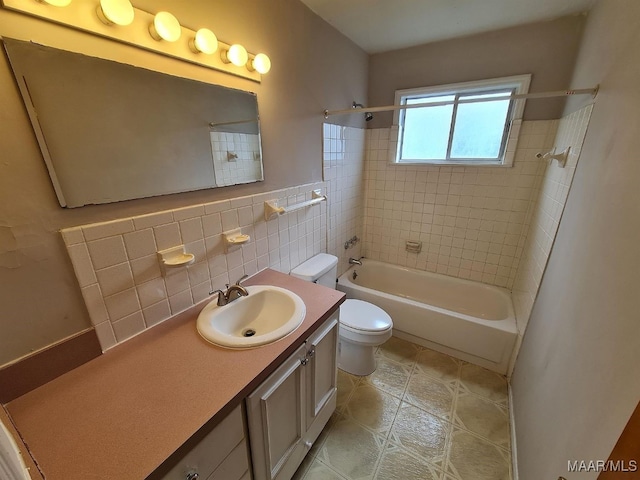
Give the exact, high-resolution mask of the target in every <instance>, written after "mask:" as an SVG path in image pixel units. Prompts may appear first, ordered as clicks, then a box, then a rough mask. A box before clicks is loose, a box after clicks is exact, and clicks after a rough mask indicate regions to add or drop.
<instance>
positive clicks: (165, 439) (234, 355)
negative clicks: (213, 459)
mask: <svg viewBox="0 0 640 480" xmlns="http://www.w3.org/2000/svg"><path fill="white" fill-rule="evenodd" d="M246 284H247V285H260V284H265V285H276V286H279V287H283V288H286V289H289V290H291V291H293V292H295V293H297V294H298V295H299V296H300V297H301V298H302V300H304V302H305V304H306V308H307V312H306V316H305V319H304V321H303V323H302V325H301V326H300V327H299V328H298V329H296V330H295V331H294V332H293V333H291V334H290V335H288V336H286V337H284V338H282V339H280V340H278V341H277V342H275V343H272V344H269V345H265V346H262V347H257V348H254V349H248V350H230V349H224V348H221V347H217V346H215V345H212V344H210V343H208V342H207V341H205V340H204V339H203V338H202V337H200V335H199V334H198V332H197V330H196V322H195V319H196V318H197V315H198V313H199V311H200V310H201V309H202V308H203V307H204V304H200V305H197V306H196V307H194V308H193V309H191V310H189V311H187V312H184V313H182V314H180V315H178V316H176V317H175V318H173V319H170V320H167V321H166V322H164V323H162V324H160V325H157V326H155V327H153V328H151V329H149V330H147V331H145V332H144V333H142V334H141V335H138V336H137V337H135V338H132V339H131V340H128V341H127V342H125V343H123V344H121V345H118V346H116V347H114V348H113V349H111V350H109V351H107V352H106V353H104V354H103V355H101V356H100V357H98V358H96V359H94V360H92V361H90V362H88V363H85V364H84V365H82V366H80V367H78V368H76V369H74V370H72V371H70V372H68V373H66V374H64V375H62V376H61V377H58V378H57V379H55V380H53V381H51V382H49V383H47V384H45V385H43V386H41V387H39V388H37V389H35V390H33V391H31V392H29V393H27V394H25V395H23V396H21V397H19V398H17V399H15V400H13V401H12V402H10V403H9V404H8V405H7V406H6V407H7V410H8V412H9V414H10V415H11V418H12V420H13V422H14V423H15V425H16V427H17V429H18V431H19V432H20V435H21V436H22V438H23V439H24V441H25V443H26V444H27V445H28V448H29V451H30V453H31V455H32V456H33V458H34V460H35V461H36V463H37V464H38V466H39V468H40V469H41V470H42V471H43V473H44V476H45V478H47V479H52V480H56V479H61V480H72V479H84V480H86V479H89V478H100V479H142V478H145V477H147V476H148V475H149V474H151V473H152V472H153V471H154V470H155V469H156V468H157V467H158V466H159V465H160V464H161V463H162V462H163V461H164V460H165V459H167V458H168V457H169V456H170V455H171V454H172V453H174V452H175V451H176V450H178V448H179V447H180V446H181V445H183V444H184V443H185V442H186V441H187V440H188V439H189V438H190V437H192V435H194V434H195V433H196V432H197V431H198V430H199V429H200V428H201V427H203V426H204V425H205V424H208V425H209V426H210V425H212V424H215V423H217V422H218V421H220V420H221V419H222V418H224V417H225V416H226V415H227V413H229V412H230V411H231V410H232V409H233V408H235V407H236V406H237V405H238V404H239V403H240V402H241V401H242V400H243V399H244V398H245V397H246V396H247V395H248V394H249V393H250V392H251V391H252V390H253V389H255V387H257V386H258V385H259V384H260V383H261V382H262V381H263V380H264V379H265V378H266V377H267V376H268V375H269V374H270V373H271V372H272V371H273V370H275V368H276V367H277V366H278V365H279V364H280V363H281V362H282V361H283V360H285V359H286V358H287V357H288V356H289V355H290V354H291V353H293V351H294V350H295V349H297V348H298V347H299V346H300V345H301V344H302V343H303V341H304V340H305V338H307V337H308V336H309V335H310V334H311V333H312V332H313V331H314V330H315V329H316V328H317V327H319V326H320V325H321V324H322V322H323V321H324V320H326V319H327V318H329V315H330V313H332V312H333V311H334V310H335V309H336V308H337V307H338V306H339V305H340V304H341V303H342V302H343V301H344V294H343V293H341V292H338V291H336V290H331V289H329V288H326V287H322V286H319V285H315V284H313V283H310V282H305V281H302V280H299V279H296V278H293V277H291V276H288V275H285V274H282V273H279V272H275V271H273V270H264V271H262V272H260V273H258V274H257V275H255V276H253V277H252V278H250V279H249V280H247V282H246ZM319 289H322V291H320V290H319Z"/></svg>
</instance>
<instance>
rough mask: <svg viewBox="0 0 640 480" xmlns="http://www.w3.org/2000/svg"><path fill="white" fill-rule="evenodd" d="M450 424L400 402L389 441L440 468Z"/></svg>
mask: <svg viewBox="0 0 640 480" xmlns="http://www.w3.org/2000/svg"><path fill="white" fill-rule="evenodd" d="M450 431H451V424H450V423H449V422H447V421H446V420H443V419H441V418H439V417H436V416H435V415H431V414H430V413H428V412H425V411H424V410H422V409H420V408H418V407H414V406H413V405H410V404H408V403H405V402H402V404H401V405H400V409H399V410H398V414H397V415H396V419H395V420H394V422H393V426H392V427H391V437H390V438H391V439H392V440H393V441H394V442H395V443H398V444H400V446H401V447H402V448H405V449H408V450H410V451H412V452H413V453H414V454H417V455H419V456H420V457H421V458H423V459H424V460H425V461H427V462H429V463H431V464H433V465H436V466H438V467H442V466H443V463H444V460H445V454H446V450H447V445H448V440H449V434H450Z"/></svg>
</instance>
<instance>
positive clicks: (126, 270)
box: [96, 263, 134, 297]
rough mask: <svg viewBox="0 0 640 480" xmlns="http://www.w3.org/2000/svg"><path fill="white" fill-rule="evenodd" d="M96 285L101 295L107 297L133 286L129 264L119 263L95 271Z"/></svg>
mask: <svg viewBox="0 0 640 480" xmlns="http://www.w3.org/2000/svg"><path fill="white" fill-rule="evenodd" d="M96 276H97V277H98V284H99V285H100V290H101V291H102V294H103V295H104V296H105V297H107V296H109V295H113V294H115V293H118V292H122V291H124V290H127V289H129V288H132V287H133V285H134V282H133V273H132V272H131V265H130V264H129V263H121V264H120V265H114V266H113V267H107V268H103V269H101V270H96Z"/></svg>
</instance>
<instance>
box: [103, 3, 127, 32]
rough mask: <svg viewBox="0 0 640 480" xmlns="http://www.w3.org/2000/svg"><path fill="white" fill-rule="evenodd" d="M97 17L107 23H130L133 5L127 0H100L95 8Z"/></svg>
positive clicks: (123, 24)
mask: <svg viewBox="0 0 640 480" xmlns="http://www.w3.org/2000/svg"><path fill="white" fill-rule="evenodd" d="M97 12H98V17H99V18H100V20H102V22H103V23H106V24H107V25H113V24H116V25H121V26H123V27H124V26H127V25H131V22H133V16H134V11H133V5H131V2H130V1H129V0H100V5H98V8H97Z"/></svg>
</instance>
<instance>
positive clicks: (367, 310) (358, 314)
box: [340, 299, 393, 335]
mask: <svg viewBox="0 0 640 480" xmlns="http://www.w3.org/2000/svg"><path fill="white" fill-rule="evenodd" d="M340 323H341V324H342V325H343V326H344V327H346V329H347V330H351V331H354V333H355V332H359V333H365V334H366V333H368V334H372V335H375V334H381V333H384V332H386V331H387V330H389V329H390V328H391V327H393V322H392V321H391V317H390V316H389V314H388V313H387V312H385V311H384V310H382V309H381V308H380V307H378V306H376V305H374V304H372V303H369V302H364V301H362V300H355V299H348V300H345V302H344V303H343V304H342V305H341V306H340Z"/></svg>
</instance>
